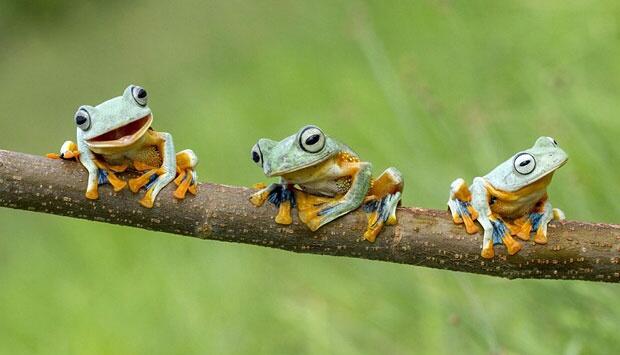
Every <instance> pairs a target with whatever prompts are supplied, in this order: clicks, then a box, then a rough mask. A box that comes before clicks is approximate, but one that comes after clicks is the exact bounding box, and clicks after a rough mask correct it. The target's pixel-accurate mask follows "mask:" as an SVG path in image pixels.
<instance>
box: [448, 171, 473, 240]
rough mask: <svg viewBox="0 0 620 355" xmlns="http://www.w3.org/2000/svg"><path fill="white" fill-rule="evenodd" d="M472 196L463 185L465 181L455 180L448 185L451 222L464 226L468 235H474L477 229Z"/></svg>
mask: <svg viewBox="0 0 620 355" xmlns="http://www.w3.org/2000/svg"><path fill="white" fill-rule="evenodd" d="M471 200H472V194H471V192H470V191H469V188H468V187H467V184H465V180H463V179H456V180H454V182H452V184H451V185H450V198H449V200H448V207H449V209H450V213H451V214H452V220H453V221H454V223H456V224H462V223H464V224H465V230H466V231H467V233H468V234H476V233H478V231H479V229H478V226H476V224H475V223H474V221H475V220H476V219H478V212H477V211H476V209H474V207H473V206H472V205H471Z"/></svg>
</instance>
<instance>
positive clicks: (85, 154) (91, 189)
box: [77, 143, 99, 200]
mask: <svg viewBox="0 0 620 355" xmlns="http://www.w3.org/2000/svg"><path fill="white" fill-rule="evenodd" d="M77 146H78V151H79V154H78V160H79V161H80V163H82V165H83V166H84V167H85V168H86V170H88V185H87V186H86V198H88V199H90V200H96V199H97V198H99V192H98V186H99V168H98V167H97V164H96V163H95V161H96V159H95V155H94V154H93V153H92V152H91V151H90V150H89V149H88V148H87V147H85V145H84V144H80V143H78V145H77Z"/></svg>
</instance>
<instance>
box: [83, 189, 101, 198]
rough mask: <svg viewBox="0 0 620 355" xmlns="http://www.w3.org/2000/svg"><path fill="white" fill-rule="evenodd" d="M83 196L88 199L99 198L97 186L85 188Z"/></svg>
mask: <svg viewBox="0 0 620 355" xmlns="http://www.w3.org/2000/svg"><path fill="white" fill-rule="evenodd" d="M85 196H86V198H87V199H89V200H96V199H98V198H99V192H98V191H97V188H94V189H90V190H86V194H85Z"/></svg>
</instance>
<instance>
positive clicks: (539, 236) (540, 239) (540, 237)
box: [534, 228, 548, 244]
mask: <svg viewBox="0 0 620 355" xmlns="http://www.w3.org/2000/svg"><path fill="white" fill-rule="evenodd" d="M534 242H535V243H536V244H547V242H548V240H547V232H546V231H545V230H544V228H538V230H537V231H536V236H535V237H534Z"/></svg>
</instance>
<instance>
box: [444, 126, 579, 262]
mask: <svg viewBox="0 0 620 355" xmlns="http://www.w3.org/2000/svg"><path fill="white" fill-rule="evenodd" d="M567 160H568V155H567V154H566V153H565V152H564V151H563V150H562V149H561V148H560V147H559V146H558V143H557V142H556V141H555V140H554V139H553V138H551V137H540V138H538V140H536V143H535V144H534V146H533V147H532V148H530V149H526V150H524V151H522V152H519V153H517V154H515V155H514V156H512V157H511V158H510V159H508V160H506V161H505V162H503V163H502V164H500V165H499V166H498V167H496V168H495V169H493V170H492V171H491V172H490V173H488V174H487V175H485V176H483V177H477V178H475V179H474V182H473V184H472V185H471V186H470V187H469V188H468V187H467V185H466V184H465V181H464V180H463V179H457V180H455V181H454V182H453V183H452V185H451V186H450V198H449V200H448V207H449V209H450V212H451V213H452V219H453V220H454V223H457V224H461V223H464V224H465V229H466V231H467V233H469V234H475V233H477V232H478V227H477V226H476V225H475V224H474V222H473V221H475V220H478V222H480V224H481V225H482V228H483V229H484V238H483V242H482V253H481V255H482V257H484V258H487V259H490V258H493V256H494V250H493V245H495V244H502V243H503V244H504V245H505V246H506V249H507V251H508V254H510V255H514V254H516V253H517V252H518V251H519V250H521V243H519V242H517V241H516V240H514V239H513V238H512V236H513V235H516V236H517V237H518V238H519V239H521V240H529V239H530V233H531V232H535V233H536V236H535V237H534V242H536V243H538V244H546V243H547V224H548V223H549V222H550V221H551V220H552V219H554V218H555V219H558V220H563V219H564V218H565V217H564V213H563V212H562V211H561V210H560V209H557V208H553V207H552V206H551V203H550V202H549V201H548V197H547V186H549V183H551V178H552V177H553V174H554V172H555V171H556V170H557V169H558V168H560V167H561V166H562V165H564V164H565V163H566V161H567Z"/></svg>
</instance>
